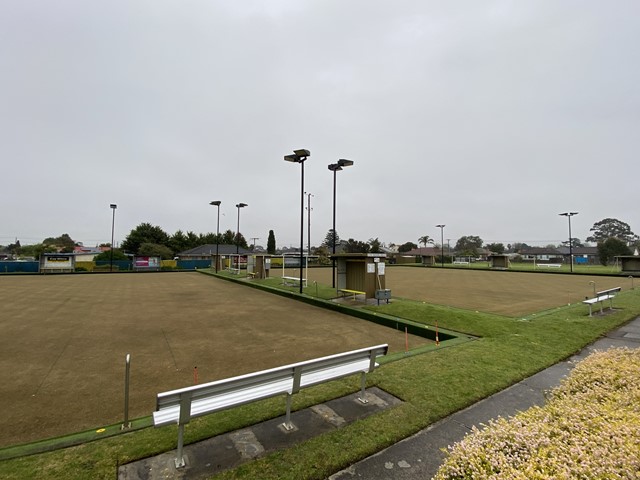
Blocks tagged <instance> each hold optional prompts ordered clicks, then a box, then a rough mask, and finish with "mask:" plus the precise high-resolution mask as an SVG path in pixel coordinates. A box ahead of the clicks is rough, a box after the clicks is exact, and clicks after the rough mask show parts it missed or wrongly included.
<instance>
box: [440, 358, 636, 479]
mask: <svg viewBox="0 0 640 480" xmlns="http://www.w3.org/2000/svg"><path fill="white" fill-rule="evenodd" d="M448 452H449V455H448V458H447V459H446V461H445V462H444V463H443V465H442V466H441V467H440V469H439V470H438V473H437V474H436V476H435V477H434V478H435V479H436V480H452V479H474V480H475V479H489V478H490V479H495V480H502V479H523V480H524V479H527V480H531V479H534V480H538V479H539V480H542V479H568V478H572V479H573V478H580V479H614V478H615V479H640V350H631V349H627V348H619V349H611V350H608V351H606V352H596V353H594V354H592V355H590V356H589V357H588V358H586V359H585V360H583V361H582V362H580V363H579V364H578V365H577V366H576V368H575V369H574V370H573V371H572V372H571V374H570V375H569V377H567V378H566V379H565V380H564V381H563V382H562V384H561V385H560V386H559V387H558V388H556V389H554V390H553V391H552V392H551V396H550V398H549V401H548V402H547V404H546V405H545V406H544V407H532V408H530V409H529V410H527V411H525V412H522V413H519V414H517V415H515V416H514V417H512V418H510V419H509V420H506V419H504V418H499V419H497V420H491V421H490V422H489V425H488V426H486V427H485V428H484V429H483V430H478V429H477V428H475V427H474V428H473V431H472V432H471V433H470V434H469V435H467V436H466V437H465V438H464V439H463V440H462V441H460V442H458V443H457V444H456V445H454V446H453V447H451V446H450V447H449V449H448Z"/></svg>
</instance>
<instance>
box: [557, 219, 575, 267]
mask: <svg viewBox="0 0 640 480" xmlns="http://www.w3.org/2000/svg"><path fill="white" fill-rule="evenodd" d="M577 214H578V212H564V213H559V214H558V215H560V216H561V217H567V219H568V220H569V270H570V271H571V273H573V239H572V238H571V217H573V216H574V215H577Z"/></svg>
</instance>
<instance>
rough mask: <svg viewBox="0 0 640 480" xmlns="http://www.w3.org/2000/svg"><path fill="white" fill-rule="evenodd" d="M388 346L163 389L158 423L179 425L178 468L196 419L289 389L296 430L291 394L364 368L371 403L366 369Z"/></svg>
mask: <svg viewBox="0 0 640 480" xmlns="http://www.w3.org/2000/svg"><path fill="white" fill-rule="evenodd" d="M387 350H388V345H377V346H374V347H368V348H362V349H360V350H353V351H351V352H345V353H339V354H336V355H330V356H328V357H322V358H317V359H314V360H307V361H305V362H300V363H294V364H292V365H286V366H283V367H278V368H273V369H270V370H263V371H261V372H255V373H249V374H247V375H241V376H239V377H232V378H227V379H224V380H218V381H215V382H210V383H205V384H202V385H195V386H192V387H186V388H181V389H179V390H172V391H169V392H164V393H159V394H158V395H157V399H156V411H155V412H153V424H154V426H156V427H161V426H164V425H171V424H176V423H177V424H178V451H177V455H176V459H175V465H176V468H180V467H183V466H184V465H185V462H184V457H183V454H182V451H183V439H184V426H185V425H186V424H187V423H189V421H190V420H191V419H192V418H196V417H200V416H203V415H207V414H209V413H213V412H217V411H220V410H225V409H228V408H232V407H236V406H239V405H243V404H246V403H251V402H254V401H257V400H262V399H265V398H269V397H274V396H277V395H283V394H285V395H286V396H287V402H286V416H285V422H284V424H283V426H284V428H285V429H287V430H291V429H293V428H294V426H293V424H292V423H291V396H292V395H293V394H294V393H297V392H299V391H300V389H302V388H305V387H310V386H312V385H317V384H319V383H324V382H328V381H330V380H334V379H338V378H342V377H346V376H348V375H352V374H354V373H360V374H361V393H360V397H359V400H360V401H361V402H362V403H367V400H366V399H365V386H366V374H367V372H372V371H373V370H374V368H375V367H377V366H378V364H377V363H376V358H377V357H380V356H383V355H386V354H387Z"/></svg>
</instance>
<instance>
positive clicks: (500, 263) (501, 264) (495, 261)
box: [489, 253, 509, 270]
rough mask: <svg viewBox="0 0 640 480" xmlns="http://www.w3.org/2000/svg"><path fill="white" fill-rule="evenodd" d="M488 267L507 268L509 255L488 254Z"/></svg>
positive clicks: (495, 268)
mask: <svg viewBox="0 0 640 480" xmlns="http://www.w3.org/2000/svg"><path fill="white" fill-rule="evenodd" d="M489 268H493V269H494V270H506V269H508V268H509V255H503V254H501V253H492V254H491V255H489Z"/></svg>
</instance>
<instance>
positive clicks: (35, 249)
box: [4, 218, 640, 263]
mask: <svg viewBox="0 0 640 480" xmlns="http://www.w3.org/2000/svg"><path fill="white" fill-rule="evenodd" d="M590 231H591V235H590V236H589V237H588V238H587V239H586V241H587V242H591V243H597V245H598V250H599V253H600V258H601V261H603V262H605V263H606V262H607V261H608V260H610V259H611V258H612V257H614V256H616V255H627V254H629V253H631V250H630V249H629V246H640V245H639V243H640V242H639V240H640V237H638V235H636V234H635V233H633V232H632V231H631V227H630V226H629V224H627V223H625V222H623V221H621V220H618V219H615V218H605V219H603V220H601V221H599V222H596V223H595V224H594V225H593V227H592V228H591V230H590ZM334 242H335V244H336V245H337V244H340V243H341V241H340V238H339V236H338V234H337V232H334V231H333V230H332V229H330V230H329V232H328V233H327V235H326V237H325V239H324V241H323V242H322V245H321V246H320V247H319V248H317V249H316V251H315V253H316V254H319V255H326V254H328V253H330V252H331V250H332V247H333V245H334ZM215 243H218V244H229V245H236V244H238V245H240V246H241V247H243V248H246V249H249V245H248V244H247V241H246V239H245V238H244V236H243V235H242V234H241V233H237V234H236V233H234V232H232V231H231V230H227V231H226V232H224V233H220V234H219V235H217V234H215V233H206V234H202V233H200V234H196V233H194V232H191V231H188V232H186V233H185V232H183V231H182V230H178V231H177V232H175V233H174V234H173V235H169V234H168V233H167V232H165V231H164V230H163V229H162V228H160V227H158V226H154V225H151V224H150V223H141V224H140V225H138V226H137V227H136V228H134V229H133V230H132V231H131V232H130V233H129V234H128V235H127V237H126V238H125V240H124V242H122V245H121V246H120V250H122V251H124V252H126V253H129V254H135V255H148V256H159V257H161V258H163V259H168V258H173V257H174V256H175V254H177V253H179V252H182V251H185V250H189V249H192V248H195V247H198V246H200V245H205V244H215ZM418 243H420V244H422V245H424V246H425V247H426V246H427V245H433V246H436V242H435V240H434V239H433V238H431V237H430V236H428V235H424V236H422V237H420V238H419V239H418ZM76 244H77V242H75V241H74V240H73V239H72V238H71V237H70V236H69V235H68V234H66V233H65V234H62V235H61V236H59V237H49V238H46V239H45V240H44V241H43V242H42V243H41V244H36V245H28V246H21V245H20V242H19V241H18V240H16V242H15V243H14V244H11V245H8V246H7V247H5V248H4V250H5V251H8V252H9V253H12V254H15V255H23V256H33V257H36V258H37V257H39V256H40V255H41V254H42V253H49V252H72V251H73V248H74V246H75V245H76ZM562 245H564V246H569V241H568V240H567V241H565V242H562ZM101 246H109V244H103V245H101ZM382 246H383V244H382V242H380V240H379V239H378V238H370V239H369V240H368V241H361V240H356V239H353V238H349V239H348V240H347V241H346V242H343V249H344V251H346V252H348V253H378V252H381V250H382ZM390 246H392V247H394V246H395V245H393V244H391V245H390ZM552 246H553V247H555V245H552ZM571 246H572V247H574V248H576V247H581V246H583V243H582V242H581V241H580V239H578V238H572V239H571ZM397 247H398V251H399V252H408V251H410V250H413V249H415V248H418V245H417V244H416V243H413V242H406V243H403V244H402V245H398V246H397ZM483 247H484V248H486V249H488V250H489V251H491V252H493V253H505V252H516V253H517V252H519V251H520V250H522V249H523V248H527V247H529V245H527V244H526V243H514V244H513V245H511V244H508V245H506V246H505V245H504V244H502V243H489V244H484V242H483V240H482V239H481V238H480V237H478V236H476V235H466V236H463V237H460V238H459V239H457V241H456V244H455V246H454V247H453V249H454V250H455V251H456V252H457V253H458V254H460V255H475V254H476V252H477V251H478V250H479V249H481V248H483ZM267 252H268V253H271V254H274V253H276V240H275V234H274V232H273V230H270V231H269V237H268V240H267ZM114 255H116V254H115V252H114Z"/></svg>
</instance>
